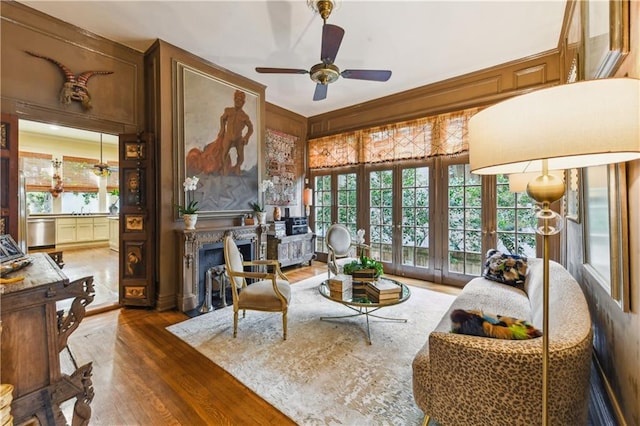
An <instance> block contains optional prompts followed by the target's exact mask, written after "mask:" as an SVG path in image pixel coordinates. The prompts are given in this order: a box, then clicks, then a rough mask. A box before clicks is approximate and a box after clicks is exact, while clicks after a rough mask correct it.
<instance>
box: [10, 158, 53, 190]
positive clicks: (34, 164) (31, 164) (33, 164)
mask: <svg viewBox="0 0 640 426" xmlns="http://www.w3.org/2000/svg"><path fill="white" fill-rule="evenodd" d="M18 156H19V158H20V161H21V162H22V172H23V173H24V180H25V186H26V188H27V191H48V190H49V189H50V188H51V186H52V183H51V179H52V176H53V165H52V163H51V160H52V159H53V156H52V155H51V154H41V153H37V152H25V151H20V152H19V153H18Z"/></svg>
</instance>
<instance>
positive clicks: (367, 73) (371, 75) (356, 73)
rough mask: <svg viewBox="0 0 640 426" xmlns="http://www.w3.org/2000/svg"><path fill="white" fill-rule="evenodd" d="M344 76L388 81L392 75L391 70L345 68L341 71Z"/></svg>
mask: <svg viewBox="0 0 640 426" xmlns="http://www.w3.org/2000/svg"><path fill="white" fill-rule="evenodd" d="M340 75H341V76H342V77H344V78H353V79H356V80H372V81H387V80H389V78H390V77H391V71H386V70H344V71H342V72H341V73H340Z"/></svg>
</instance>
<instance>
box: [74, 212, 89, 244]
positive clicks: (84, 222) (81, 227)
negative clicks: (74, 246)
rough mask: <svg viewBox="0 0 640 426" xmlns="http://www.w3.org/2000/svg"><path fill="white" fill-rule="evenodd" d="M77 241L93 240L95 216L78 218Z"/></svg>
mask: <svg viewBox="0 0 640 426" xmlns="http://www.w3.org/2000/svg"><path fill="white" fill-rule="evenodd" d="M76 241H77V242H84V241H93V218H84V217H83V218H78V219H76Z"/></svg>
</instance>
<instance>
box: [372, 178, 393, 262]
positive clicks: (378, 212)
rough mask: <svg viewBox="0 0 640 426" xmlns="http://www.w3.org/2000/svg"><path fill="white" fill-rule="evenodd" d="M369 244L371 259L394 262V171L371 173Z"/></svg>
mask: <svg viewBox="0 0 640 426" xmlns="http://www.w3.org/2000/svg"><path fill="white" fill-rule="evenodd" d="M369 188H370V190H369V208H370V211H371V218H370V220H369V244H370V246H371V257H373V258H374V259H378V260H380V261H382V262H388V263H392V262H393V246H392V241H393V214H392V213H393V171H391V170H378V171H372V172H370V173H369Z"/></svg>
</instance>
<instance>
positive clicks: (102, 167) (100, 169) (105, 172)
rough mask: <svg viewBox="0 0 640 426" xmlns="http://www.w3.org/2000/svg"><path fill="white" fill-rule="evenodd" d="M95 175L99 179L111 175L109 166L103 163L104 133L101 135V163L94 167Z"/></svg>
mask: <svg viewBox="0 0 640 426" xmlns="http://www.w3.org/2000/svg"><path fill="white" fill-rule="evenodd" d="M93 174H94V175H96V176H98V177H107V176H110V175H111V169H110V168H109V165H108V164H107V163H105V162H104V161H102V133H100V162H99V163H98V164H94V165H93Z"/></svg>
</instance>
